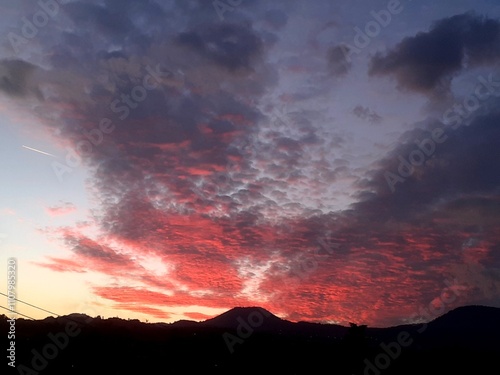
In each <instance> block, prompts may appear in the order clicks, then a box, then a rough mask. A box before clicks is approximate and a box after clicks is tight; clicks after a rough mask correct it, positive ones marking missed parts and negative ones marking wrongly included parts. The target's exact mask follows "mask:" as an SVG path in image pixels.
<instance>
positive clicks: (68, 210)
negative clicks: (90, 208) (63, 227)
mask: <svg viewBox="0 0 500 375" xmlns="http://www.w3.org/2000/svg"><path fill="white" fill-rule="evenodd" d="M45 211H46V212H47V214H49V215H50V216H52V217H55V216H64V215H69V214H72V213H73V212H75V211H76V206H75V205H74V204H73V203H71V202H62V203H61V204H60V205H57V206H51V207H47V208H46V209H45Z"/></svg>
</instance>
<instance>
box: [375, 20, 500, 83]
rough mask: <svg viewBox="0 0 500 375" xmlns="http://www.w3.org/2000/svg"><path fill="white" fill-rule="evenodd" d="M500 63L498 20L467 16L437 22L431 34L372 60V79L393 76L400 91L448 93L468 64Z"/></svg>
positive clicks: (422, 34)
mask: <svg viewBox="0 0 500 375" xmlns="http://www.w3.org/2000/svg"><path fill="white" fill-rule="evenodd" d="M498 61H500V23H499V21H498V20H493V19H489V18H486V17H482V16H478V15H476V14H474V13H465V14H461V15H456V16H453V17H450V18H445V19H442V20H440V21H439V22H437V23H436V24H435V25H434V26H433V27H432V28H431V30H430V31H428V32H420V33H418V34H417V35H415V36H413V37H408V38H405V39H403V41H402V42H401V43H399V44H398V45H397V46H396V47H395V48H394V49H393V50H391V51H389V52H388V53H387V54H385V55H382V54H380V53H378V54H376V55H375V56H374V57H373V58H372V60H371V66H370V69H369V73H370V75H372V76H374V75H393V76H395V77H396V79H397V81H398V85H399V87H401V88H405V89H409V90H414V91H421V92H431V91H433V90H435V89H439V88H444V89H446V88H447V86H448V84H449V82H450V79H451V78H452V77H453V76H454V75H455V74H457V73H459V72H460V71H461V70H462V69H463V68H464V65H465V64H469V65H470V66H478V65H481V64H493V63H496V62H498Z"/></svg>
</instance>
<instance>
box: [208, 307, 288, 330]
mask: <svg viewBox="0 0 500 375" xmlns="http://www.w3.org/2000/svg"><path fill="white" fill-rule="evenodd" d="M242 321H243V322H247V323H248V324H250V325H251V326H254V327H262V328H271V327H275V326H276V325H278V324H286V323H289V322H287V321H286V320H283V319H281V318H278V317H277V316H276V315H274V314H272V313H270V312H269V311H267V310H266V309H264V308H262V307H258V306H240V307H233V308H232V309H231V310H228V311H226V312H225V313H222V314H221V315H218V316H216V317H215V318H212V319H208V320H205V321H204V322H202V323H201V324H203V325H204V326H208V327H217V328H228V329H236V328H237V327H238V325H240V324H241V322H242Z"/></svg>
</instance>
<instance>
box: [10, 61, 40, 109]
mask: <svg viewBox="0 0 500 375" xmlns="http://www.w3.org/2000/svg"><path fill="white" fill-rule="evenodd" d="M37 69H38V67H37V66H36V65H33V64H31V63H29V62H26V61H23V60H18V59H4V60H0V91H2V92H3V93H4V94H6V95H8V96H11V97H14V98H23V97H27V96H29V95H34V96H36V97H38V98H39V99H42V98H43V95H42V93H41V91H40V89H39V87H38V85H37V84H36V83H35V81H34V80H33V74H34V73H35V71H36V70H37Z"/></svg>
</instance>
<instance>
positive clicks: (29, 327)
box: [0, 306, 500, 375]
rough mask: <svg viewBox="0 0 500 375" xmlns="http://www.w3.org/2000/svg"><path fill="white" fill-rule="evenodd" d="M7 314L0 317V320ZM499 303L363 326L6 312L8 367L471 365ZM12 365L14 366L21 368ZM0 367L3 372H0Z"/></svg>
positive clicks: (489, 342)
mask: <svg viewBox="0 0 500 375" xmlns="http://www.w3.org/2000/svg"><path fill="white" fill-rule="evenodd" d="M8 326H9V323H8V321H7V318H6V317H5V316H1V318H0V329H2V330H3V332H7V330H8ZM499 337H500V309H498V308H492V307H484V306H467V307H462V308H458V309H455V310H452V311H450V312H448V313H446V314H444V315H442V316H440V317H439V318H437V319H434V320H433V321H431V322H428V323H426V324H408V325H404V326H397V327H388V328H371V327H366V326H357V325H356V324H351V326H350V327H344V326H340V325H334V324H319V323H309V322H290V321H287V320H284V319H281V318H279V317H277V316H275V315H273V314H272V313H271V312H269V311H267V310H265V309H263V308H260V307H236V308H233V309H231V310H229V311H227V312H225V313H223V314H221V315H219V316H217V317H214V318H212V319H208V320H205V321H202V322H194V321H189V320H183V321H179V322H176V323H144V322H140V321H139V320H124V319H120V318H109V319H102V318H100V317H94V318H93V317H89V316H87V315H83V314H70V315H68V316H63V317H57V318H53V317H49V318H46V319H43V320H37V321H32V320H26V319H18V320H17V321H16V343H15V346H16V366H18V368H17V369H11V368H10V367H8V366H7V369H8V370H12V372H11V373H15V374H30V375H33V374H36V375H38V374H64V375H70V374H89V373H98V374H139V373H148V372H152V373H155V372H180V371H183V372H187V373H190V372H195V371H198V372H199V371H203V372H205V373H232V374H234V373H242V372H243V373H253V372H270V371H275V372H277V373H285V372H286V373H291V374H310V373H316V372H320V371H321V372H324V371H325V369H329V372H331V373H334V374H349V375H352V374H368V375H380V374H382V373H383V374H384V375H385V374H405V375H406V374H423V373H425V374H442V373H453V372H455V371H457V372H459V373H462V372H464V371H465V372H466V373H467V372H468V373H480V372H481V371H486V369H487V368H488V366H494V365H495V366H496V363H497V358H498V356H499V354H500V340H499V339H498V338H499ZM20 366H24V367H23V368H22V370H20V369H19V367H20ZM2 373H3V372H2Z"/></svg>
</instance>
